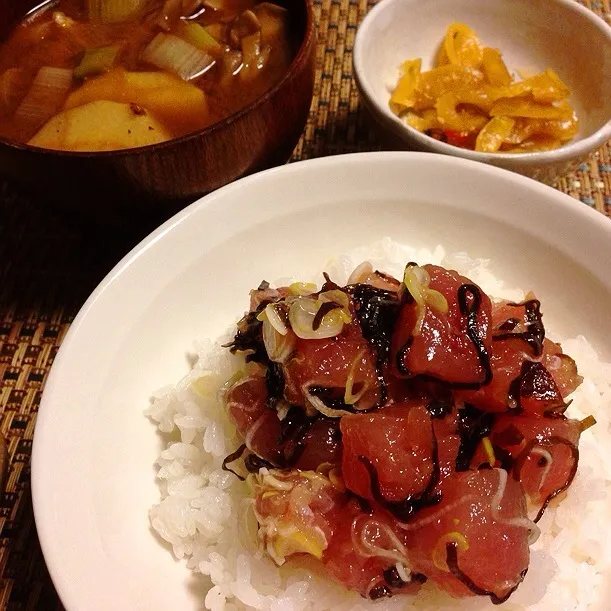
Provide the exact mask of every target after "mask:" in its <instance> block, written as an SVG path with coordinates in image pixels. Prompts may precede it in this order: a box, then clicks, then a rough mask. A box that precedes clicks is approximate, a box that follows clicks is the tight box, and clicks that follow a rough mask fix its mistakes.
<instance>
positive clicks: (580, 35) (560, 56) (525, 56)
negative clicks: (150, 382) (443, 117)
mask: <svg viewBox="0 0 611 611" xmlns="http://www.w3.org/2000/svg"><path fill="white" fill-rule="evenodd" d="M455 21H459V22H463V23H466V24H467V25H469V26H470V27H471V28H473V29H474V30H475V32H476V33H477V35H478V37H479V39H480V40H481V41H482V43H483V44H485V45H487V46H491V47H495V48H498V49H500V50H501V52H502V53H503V59H504V60H505V63H506V64H507V66H508V68H509V70H510V71H511V72H513V73H514V74H516V72H517V71H524V72H529V73H532V72H533V71H541V70H544V69H545V68H552V69H553V70H555V71H556V72H557V73H558V75H559V76H560V78H562V79H563V80H564V82H565V83H567V85H568V86H569V87H570V89H571V92H572V93H571V97H570V102H571V103H572V104H573V107H574V108H575V110H576V112H577V116H578V119H579V133H578V134H577V136H576V137H575V138H574V139H573V140H572V141H571V142H570V143H568V144H566V145H564V146H562V147H561V148H559V149H555V150H553V151H544V152H536V153H481V152H476V151H470V150H467V149H462V148H459V147H456V146H452V145H450V144H446V143H444V142H440V141H438V140H435V139H434V138H430V137H429V136H426V135H425V134H423V133H421V132H419V131H417V130H416V129H414V128H412V127H409V126H408V125H406V124H405V123H404V121H402V120H401V119H400V118H399V117H397V116H396V115H394V114H393V112H392V111H391V110H390V108H389V106H388V102H389V100H390V93H391V90H392V88H394V87H395V85H396V83H397V80H398V78H399V66H400V65H401V63H402V62H403V61H405V60H407V59H415V58H422V69H423V70H428V69H430V68H432V67H433V59H434V57H435V54H436V52H437V49H438V48H439V45H440V43H441V41H442V40H443V37H444V35H445V31H446V29H447V27H448V26H449V25H450V24H451V23H453V22H455ZM354 74H355V78H356V83H357V86H358V88H359V92H360V94H361V97H362V100H363V102H364V104H365V106H366V107H367V108H368V109H369V110H370V111H371V112H372V114H373V116H374V118H375V119H376V120H377V122H378V123H379V124H380V125H381V126H382V128H383V129H384V130H386V131H387V132H389V133H390V134H391V135H395V136H398V138H394V140H395V141H398V142H399V145H400V146H401V148H406V149H415V150H421V151H429V152H437V153H445V154H449V155H457V156H459V157H465V158H467V159H473V160H475V161H483V162H485V163H490V164H492V165H496V166H499V167H502V168H505V169H508V170H513V171H515V172H519V173H520V174H525V175H526V176H530V177H531V178H536V179H537V180H541V181H543V182H548V183H550V182H552V181H553V180H554V179H555V178H556V177H557V176H558V175H560V174H565V173H567V172H569V171H571V170H572V169H574V168H575V167H576V166H577V165H578V164H579V163H580V162H581V161H583V160H585V159H586V158H587V156H588V154H589V153H591V152H592V151H594V150H596V149H597V148H598V147H600V146H602V145H603V144H604V143H605V142H606V141H607V140H608V139H609V138H611V27H609V26H608V25H607V24H606V23H605V22H604V21H603V20H602V19H600V18H599V17H597V16H596V15H595V14H594V13H592V12H591V11H589V10H588V9H586V8H584V7H583V6H581V5H579V4H578V3H577V2H575V1H574V0H546V1H542V0H485V1H482V0H427V1H426V2H423V1H422V0H382V1H381V2H380V3H379V4H377V5H376V6H375V7H374V8H373V9H372V10H371V11H370V12H369V14H368V15H367V16H366V17H365V19H364V20H363V22H362V24H361V26H360V27H359V30H358V32H357V35H356V40H355V44H354Z"/></svg>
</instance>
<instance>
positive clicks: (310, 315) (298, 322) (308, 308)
mask: <svg viewBox="0 0 611 611" xmlns="http://www.w3.org/2000/svg"><path fill="white" fill-rule="evenodd" d="M323 303H324V302H323V301H320V300H314V299H312V298H310V297H296V298H295V299H294V301H292V302H291V307H290V309H289V321H290V323H291V328H292V329H293V331H294V333H295V335H297V337H300V338H301V339H325V338H328V337H335V336H336V335H339V334H340V333H341V332H342V329H343V328H344V313H342V312H341V307H338V308H336V309H334V310H331V311H330V312H328V313H327V314H325V315H324V316H323V318H322V320H321V321H320V325H319V326H318V327H317V328H316V329H314V320H315V318H316V314H317V312H318V310H319V309H320V308H321V306H322V305H323Z"/></svg>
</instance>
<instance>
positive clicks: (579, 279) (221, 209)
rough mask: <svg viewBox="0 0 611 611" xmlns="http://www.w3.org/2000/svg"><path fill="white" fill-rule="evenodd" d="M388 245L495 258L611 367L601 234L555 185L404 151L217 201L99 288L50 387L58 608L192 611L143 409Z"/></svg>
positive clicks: (49, 503)
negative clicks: (251, 302) (159, 507)
mask: <svg viewBox="0 0 611 611" xmlns="http://www.w3.org/2000/svg"><path fill="white" fill-rule="evenodd" d="M550 209H553V210H554V211H555V214H554V215H553V217H551V219H552V220H551V221H550V214H549V212H550ZM383 236H389V237H391V238H393V239H394V240H398V241H400V242H404V243H407V244H410V245H412V246H414V247H418V248H422V247H426V248H429V249H431V248H433V247H434V246H435V245H436V244H443V245H444V246H445V248H446V249H447V250H448V251H450V252H452V251H465V250H466V251H468V253H469V254H470V255H471V256H472V257H485V258H489V259H490V260H491V263H490V271H491V272H492V273H494V274H495V275H497V276H498V277H499V278H502V279H503V280H505V282H506V284H507V285H508V286H521V287H524V288H527V287H532V288H535V289H536V291H537V295H538V296H539V297H540V298H541V300H542V301H543V303H544V304H545V320H546V324H547V325H548V326H549V327H550V328H553V329H554V330H555V331H556V332H557V333H558V334H561V335H564V336H575V335H577V334H578V333H583V334H585V335H586V336H587V337H589V338H590V339H591V340H592V342H593V344H594V346H595V347H596V348H597V349H598V350H599V351H600V353H601V356H602V357H604V358H606V359H608V360H609V359H611V317H609V315H608V304H609V303H610V302H611V223H610V222H609V221H608V220H607V219H605V218H604V217H603V216H602V215H601V214H599V213H597V212H595V211H593V210H591V209H590V208H588V207H587V206H584V205H582V204H579V203H578V202H576V201H575V200H573V199H571V198H570V197H568V196H566V195H563V194H562V193H559V192H558V191H555V190H553V189H551V188H549V187H546V186H544V185H541V184H539V183H536V182H534V181H532V180H528V179H526V178H524V177H522V176H518V175H517V174H512V173H510V172H505V171H502V170H499V169H497V168H493V167H490V166H487V165H484V164H477V163H473V162H471V161H467V160H464V159H457V158H452V157H448V156H442V155H423V154H420V153H401V152H397V153H365V154H358V155H340V156H335V157H328V158H323V159H317V160H313V161H307V162H303V163H296V164H292V165H288V166H284V167H281V168H276V169H274V170H270V171H267V172H264V173H261V174H257V175H254V176H252V177H249V178H246V179H243V180H240V181H238V182H235V183H233V184H231V185H229V186H227V187H224V188H222V189H219V190H218V191H216V192H214V193H212V194H210V195H208V196H207V197H205V198H203V199H201V200H200V201H198V202H197V203H195V204H193V205H191V206H190V207H188V208H186V209H185V210H183V211H182V212H180V213H179V214H178V215H177V216H175V217H174V218H172V219H170V220H169V221H168V222H167V223H165V224H164V225H163V226H162V227H160V228H159V229H158V230H156V231H155V232H154V233H153V234H151V235H150V236H149V237H148V238H146V239H145V240H144V241H143V242H142V243H141V244H140V245H139V246H137V247H136V248H135V249H134V250H133V251H132V252H131V253H130V254H128V255H127V256H126V257H125V258H124V259H123V260H122V261H121V262H120V263H119V264H118V265H117V266H116V267H115V268H114V269H113V270H112V271H111V272H110V273H109V274H108V276H107V277H106V278H105V279H104V280H103V282H102V283H101V284H100V286H99V287H98V288H97V289H96V290H95V292H94V293H93V294H92V295H91V297H90V298H89V300H88V301H87V302H86V304H85V305H84V306H83V308H82V310H81V312H80V313H79V315H78V316H77V318H76V319H75V321H74V322H73V324H72V326H71V328H70V331H69V333H68V334H67V336H66V338H65V339H64V341H63V344H62V346H61V349H60V351H59V354H58V356H57V358H56V361H55V363H54V365H53V368H52V371H51V374H50V376H49V379H48V382H47V384H46V388H45V391H44V396H43V399H42V404H41V407H40V412H39V415H38V420H37V425H36V431H35V436H34V451H33V458H32V491H33V501H34V512H35V518H36V526H37V528H38V534H39V537H40V541H41V544H42V548H43V552H44V556H45V560H46V562H47V566H48V568H49V571H50V573H51V576H52V578H53V580H54V582H55V585H56V587H57V590H58V592H59V594H60V596H61V599H62V601H63V603H64V605H65V606H66V608H67V609H68V611H101V610H108V609H113V610H114V611H121V610H125V611H128V610H129V611H137V610H140V609H142V610H146V611H158V610H159V611H160V610H166V609H167V610H170V609H172V610H174V609H180V610H181V611H192V610H195V609H202V608H203V603H202V601H203V597H204V595H205V591H206V584H205V581H204V580H203V578H201V577H200V578H199V579H198V578H197V577H195V576H192V575H191V574H190V573H189V572H188V571H187V569H186V568H185V566H184V563H181V562H178V561H175V560H174V559H173V558H172V556H171V552H170V551H169V549H168V548H167V547H165V546H163V545H162V544H160V543H159V541H158V540H157V539H156V538H155V537H154V536H153V534H152V532H151V530H150V528H149V522H148V510H149V508H150V506H151V505H153V504H154V503H156V502H158V500H159V490H158V488H157V485H156V482H155V470H154V468H153V463H154V461H155V459H156V458H157V456H158V453H159V452H160V447H161V443H162V442H161V439H160V437H159V436H158V435H157V434H156V432H155V427H154V426H153V425H152V424H151V422H149V421H148V419H147V418H145V417H144V415H143V410H144V409H145V408H146V407H147V406H148V404H149V397H150V395H151V393H152V391H153V390H154V389H157V388H159V387H161V386H164V385H166V384H174V383H175V382H176V381H178V380H179V379H180V377H181V376H182V375H184V374H185V373H186V372H187V371H188V369H189V361H188V358H187V353H188V352H189V351H190V350H191V349H192V347H193V341H194V340H195V339H204V338H216V337H218V336H219V335H220V334H222V333H224V332H225V330H226V329H227V328H228V327H229V325H230V324H232V323H233V322H234V321H235V319H236V317H238V316H239V315H240V314H241V312H242V311H243V310H244V308H245V307H246V304H247V303H248V291H249V289H251V288H252V287H253V286H256V285H257V284H258V283H259V282H260V281H261V279H262V278H267V279H269V280H273V279H275V278H281V277H287V276H295V277H297V278H299V277H301V278H309V277H311V276H312V275H313V274H315V273H316V272H317V271H319V270H321V269H323V268H324V267H325V264H326V262H327V261H328V260H329V258H331V257H333V256H336V255H337V254H339V253H342V252H346V251H348V250H350V249H352V248H355V247H357V246H362V245H365V244H369V243H371V242H372V241H374V240H377V239H379V238H382V237H383ZM584 243H587V244H588V248H587V249H586V248H583V245H584ZM610 512H611V509H610ZM531 573H532V576H531ZM527 579H535V580H536V579H537V576H536V572H535V571H531V572H530V573H529V576H528V577H527ZM604 580H606V581H605V582H604V583H605V584H607V585H608V584H609V583H611V576H610V575H607V574H606V575H604ZM601 595H602V594H601ZM606 596H607V597H606V598H602V599H601V600H602V601H603V602H602V605H601V607H600V608H601V609H603V608H607V607H606V601H607V600H609V598H608V595H606ZM483 602H484V603H486V601H483ZM470 604H471V603H470Z"/></svg>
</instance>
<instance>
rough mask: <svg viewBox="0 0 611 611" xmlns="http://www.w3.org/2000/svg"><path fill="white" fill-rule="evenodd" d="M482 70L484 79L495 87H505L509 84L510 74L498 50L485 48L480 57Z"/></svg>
mask: <svg viewBox="0 0 611 611" xmlns="http://www.w3.org/2000/svg"><path fill="white" fill-rule="evenodd" d="M482 70H483V72H484V75H485V76H486V79H488V82H489V83H490V84H491V85H494V86H495V87H506V86H507V85H509V84H510V83H511V74H509V70H507V66H506V65H505V62H504V61H503V58H502V57H501V52H500V51H499V50H498V49H492V48H491V47H486V48H485V49H484V51H483V56H482Z"/></svg>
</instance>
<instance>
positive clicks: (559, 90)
mask: <svg viewBox="0 0 611 611" xmlns="http://www.w3.org/2000/svg"><path fill="white" fill-rule="evenodd" d="M525 82H526V83H528V85H529V86H530V89H531V93H532V96H533V98H534V99H535V100H536V101H537V102H543V103H551V102H560V101H561V100H564V99H565V98H567V97H568V96H569V94H570V93H571V90H570V89H569V88H568V87H567V86H566V85H565V84H564V83H563V82H562V80H561V79H560V77H559V76H558V75H557V74H556V73H555V72H554V71H553V70H550V69H549V68H548V69H547V70H546V71H545V72H541V74H535V76H531V77H530V78H529V79H526V81H525Z"/></svg>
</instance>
